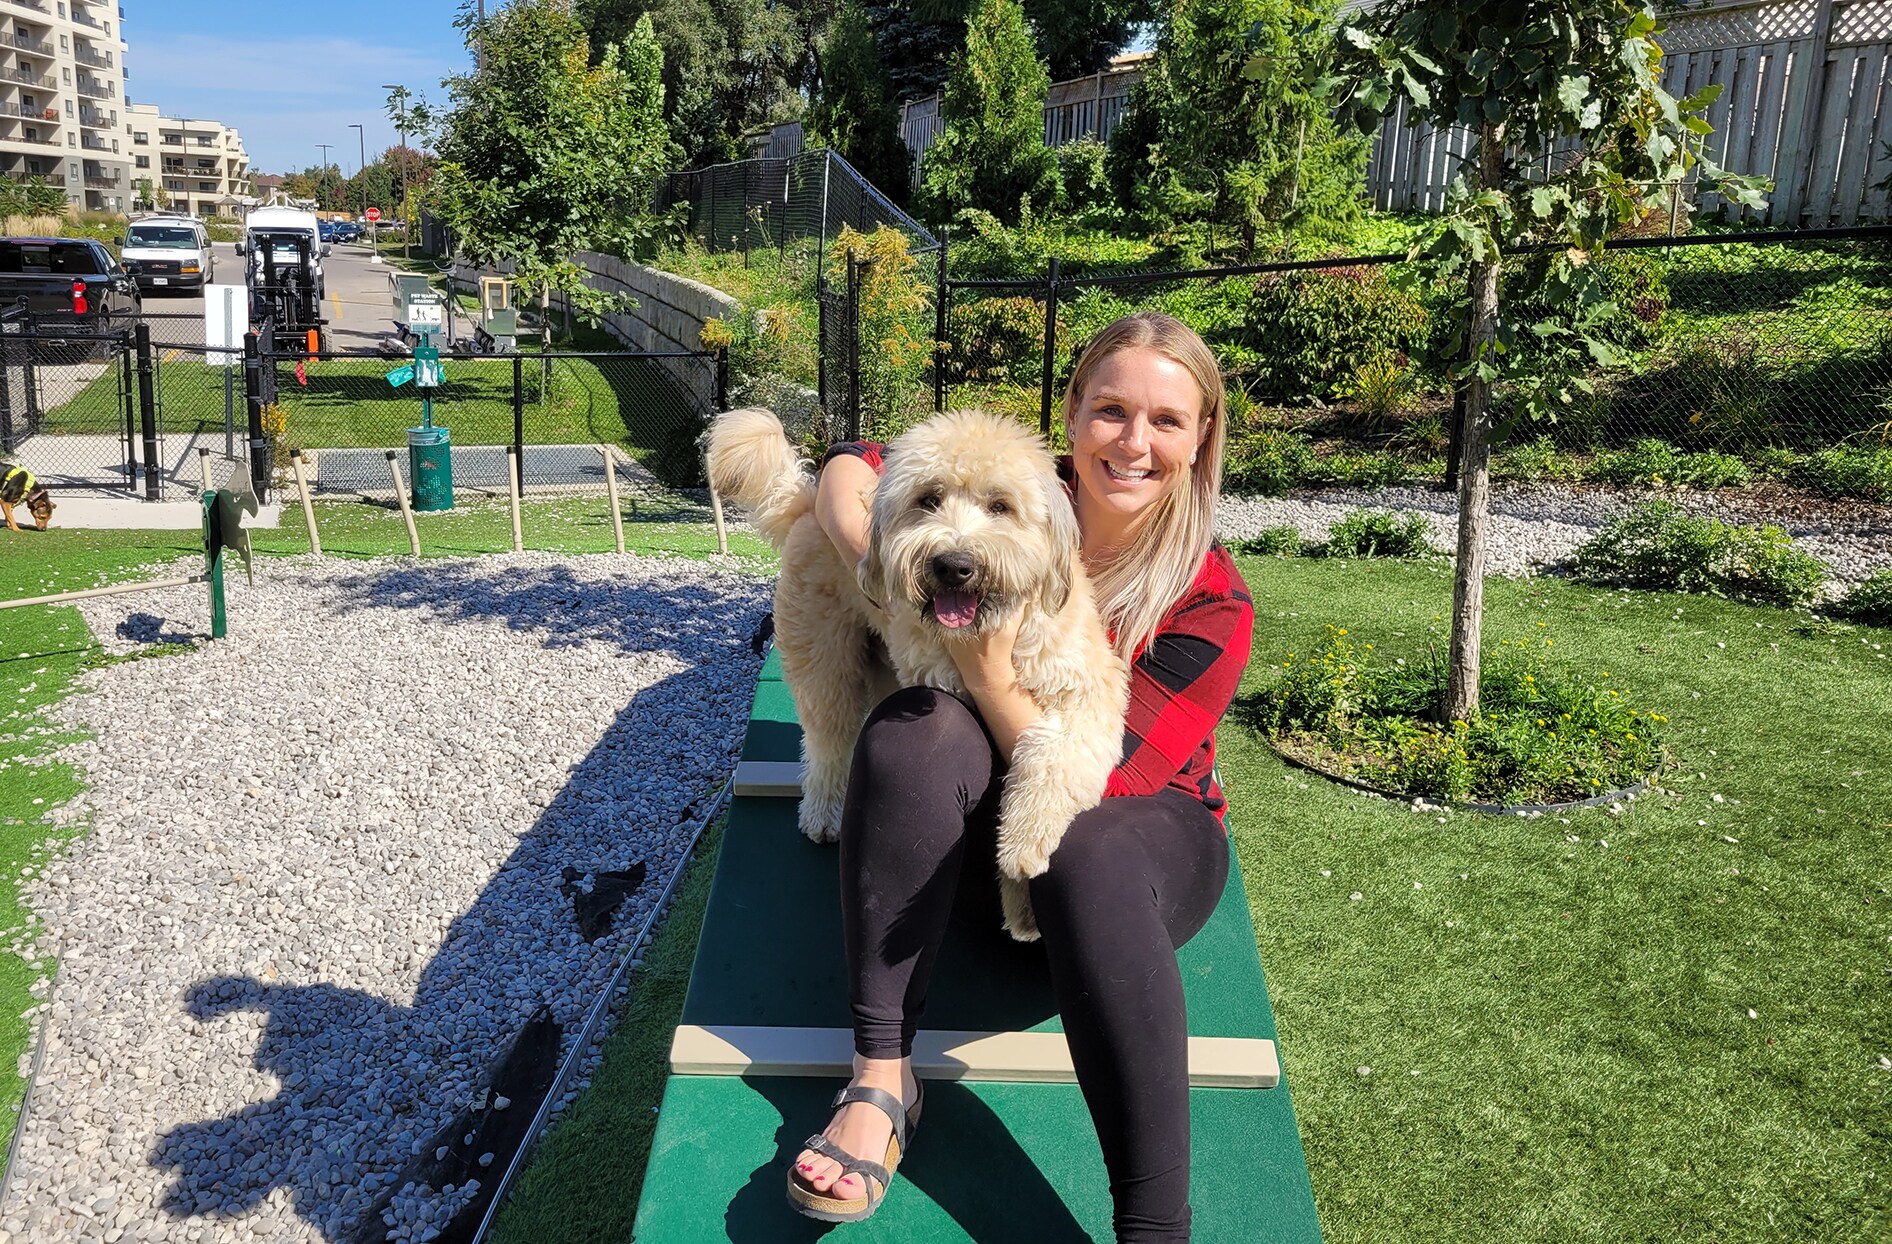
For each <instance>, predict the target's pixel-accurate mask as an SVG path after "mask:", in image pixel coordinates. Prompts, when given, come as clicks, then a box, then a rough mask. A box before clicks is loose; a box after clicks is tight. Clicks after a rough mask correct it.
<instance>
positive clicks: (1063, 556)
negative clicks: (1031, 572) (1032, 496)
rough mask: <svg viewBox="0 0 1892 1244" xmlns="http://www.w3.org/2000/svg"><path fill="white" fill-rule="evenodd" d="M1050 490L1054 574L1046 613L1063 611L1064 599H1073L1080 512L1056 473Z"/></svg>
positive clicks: (1047, 591)
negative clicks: (1073, 504)
mask: <svg viewBox="0 0 1892 1244" xmlns="http://www.w3.org/2000/svg"><path fill="white" fill-rule="evenodd" d="M1050 489H1051V493H1050V498H1049V499H1050V502H1051V505H1050V510H1051V547H1052V549H1053V550H1054V553H1053V556H1052V559H1051V573H1050V574H1049V575H1048V576H1047V577H1046V579H1045V594H1044V606H1045V612H1046V613H1060V612H1062V611H1063V609H1064V602H1066V601H1067V600H1069V599H1071V584H1072V581H1073V579H1074V577H1075V576H1076V574H1077V555H1078V530H1077V511H1076V510H1074V509H1073V508H1072V507H1071V499H1070V498H1069V497H1068V496H1066V495H1065V492H1064V485H1063V483H1062V482H1060V481H1059V479H1058V478H1057V476H1056V475H1053V476H1052V477H1051V478H1050Z"/></svg>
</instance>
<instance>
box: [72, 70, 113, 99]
mask: <svg viewBox="0 0 1892 1244" xmlns="http://www.w3.org/2000/svg"><path fill="white" fill-rule="evenodd" d="M79 94H81V95H89V96H91V97H92V98H93V99H116V98H117V97H118V88H117V87H115V86H113V85H112V84H111V83H110V82H100V81H99V80H98V79H97V78H88V77H86V76H85V75H84V74H80V75H79Z"/></svg>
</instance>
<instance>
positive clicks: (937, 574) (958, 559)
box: [932, 553, 978, 588]
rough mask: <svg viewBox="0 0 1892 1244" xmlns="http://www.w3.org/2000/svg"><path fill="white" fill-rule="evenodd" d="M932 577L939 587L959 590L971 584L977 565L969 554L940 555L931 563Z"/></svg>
mask: <svg viewBox="0 0 1892 1244" xmlns="http://www.w3.org/2000/svg"><path fill="white" fill-rule="evenodd" d="M932 568H933V577H934V578H935V579H937V580H938V581H939V584H940V586H941V587H949V588H960V587H964V586H966V584H968V583H970V582H972V574H973V571H975V570H977V569H978V564H977V563H975V562H974V561H973V560H972V554H970V553H940V554H937V555H935V556H934V558H933V561H932Z"/></svg>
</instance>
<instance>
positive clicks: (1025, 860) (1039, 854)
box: [999, 838, 1057, 881]
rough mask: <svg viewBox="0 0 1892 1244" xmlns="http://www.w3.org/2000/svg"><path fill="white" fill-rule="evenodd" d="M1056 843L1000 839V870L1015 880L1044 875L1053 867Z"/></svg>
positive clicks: (1025, 879)
mask: <svg viewBox="0 0 1892 1244" xmlns="http://www.w3.org/2000/svg"><path fill="white" fill-rule="evenodd" d="M1056 845H1057V844H1056V843H1043V842H1013V841H1008V840H1006V839H1003V838H1001V839H1000V841H999V871H1000V872H1002V873H1004V874H1005V875H1006V876H1007V877H1010V878H1012V879H1013V880H1015V881H1029V880H1031V879H1032V878H1033V877H1039V876H1043V875H1044V873H1045V870H1047V869H1049V868H1050V867H1051V851H1052V848H1053V847H1055V846H1056Z"/></svg>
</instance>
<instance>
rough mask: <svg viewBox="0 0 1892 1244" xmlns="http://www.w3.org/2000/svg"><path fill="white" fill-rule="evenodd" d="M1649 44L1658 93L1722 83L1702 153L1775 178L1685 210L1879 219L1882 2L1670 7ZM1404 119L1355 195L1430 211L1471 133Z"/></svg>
mask: <svg viewBox="0 0 1892 1244" xmlns="http://www.w3.org/2000/svg"><path fill="white" fill-rule="evenodd" d="M1657 42H1658V43H1659V44H1660V45H1661V47H1662V50H1663V53H1664V56H1663V74H1662V83H1663V86H1664V87H1665V88H1666V89H1667V90H1668V91H1669V92H1670V93H1671V94H1673V95H1675V96H1677V97H1678V98H1681V97H1686V96H1688V95H1692V94H1694V93H1695V92H1697V91H1699V90H1701V89H1702V88H1703V87H1705V86H1707V85H1709V84H1710V83H1715V84H1719V85H1720V86H1721V88H1722V91H1721V97H1720V98H1719V99H1717V100H1716V101H1715V102H1714V104H1713V105H1711V106H1710V107H1709V110H1708V121H1709V123H1710V124H1711V125H1713V126H1714V134H1713V135H1712V136H1711V137H1710V139H1709V147H1708V150H1709V154H1710V155H1711V156H1712V157H1713V158H1714V159H1715V160H1716V162H1718V163H1719V164H1721V165H1722V167H1724V168H1726V169H1727V170H1728V171H1729V172H1733V173H1751V174H1758V175H1760V176H1764V177H1769V178H1772V179H1773V181H1774V183H1775V188H1774V192H1773V193H1772V194H1771V195H1770V196H1768V206H1767V208H1766V209H1765V210H1764V211H1759V212H1755V211H1752V210H1751V209H1741V208H1737V207H1733V206H1731V205H1728V204H1726V203H1724V201H1723V200H1722V199H1721V197H1720V196H1719V195H1713V194H1706V195H1702V196H1701V200H1700V202H1699V204H1698V205H1697V206H1698V208H1699V210H1701V211H1704V212H1714V211H1717V210H1722V209H1725V210H1727V211H1728V213H1729V214H1730V217H1731V218H1733V219H1737V220H1738V219H1741V218H1743V217H1746V219H1748V220H1749V221H1765V222H1767V223H1769V224H1774V225H1786V226H1792V227H1806V228H1822V227H1827V226H1847V225H1854V224H1859V223H1864V222H1869V221H1875V220H1880V219H1883V218H1884V217H1885V216H1886V214H1887V194H1886V191H1884V190H1881V189H1876V188H1875V183H1877V182H1879V181H1881V180H1883V179H1884V178H1885V177H1886V176H1887V175H1888V174H1892V159H1888V158H1887V156H1886V144H1887V143H1888V142H1892V59H1889V58H1888V55H1887V53H1888V51H1889V50H1892V0H1736V2H1734V3H1722V4H1715V5H1711V6H1709V7H1706V8H1702V9H1694V10H1690V11H1689V12H1687V13H1680V14H1675V15H1672V16H1671V17H1669V18H1668V28H1667V29H1666V30H1665V31H1664V32H1663V33H1662V34H1661V35H1659V36H1658V37H1657ZM1406 121H1407V114H1406V109H1405V107H1404V105H1403V104H1402V105H1401V107H1400V110H1399V111H1398V112H1397V113H1395V114H1394V115H1393V116H1390V117H1388V118H1387V119H1386V122H1385V123H1384V124H1383V125H1382V126H1381V128H1380V132H1379V136H1378V139H1377V141H1376V142H1375V143H1374V149H1373V156H1372V159H1371V160H1370V162H1369V163H1368V165H1367V188H1368V191H1369V193H1370V194H1371V196H1372V200H1373V204H1374V206H1376V207H1378V208H1380V209H1382V210H1386V211H1438V210H1440V209H1441V208H1443V207H1444V206H1445V192H1446V188H1447V186H1449V185H1450V184H1451V181H1452V178H1453V177H1454V176H1455V175H1456V174H1457V173H1458V171H1459V167H1460V161H1462V160H1463V159H1464V157H1465V155H1466V153H1467V152H1468V151H1469V150H1470V149H1471V142H1472V137H1471V134H1470V132H1469V131H1466V130H1463V129H1458V128H1454V129H1451V130H1447V131H1439V130H1434V129H1433V128H1432V127H1431V126H1429V125H1426V124H1425V123H1423V122H1421V123H1419V124H1418V125H1413V126H1409V125H1407V124H1406Z"/></svg>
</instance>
